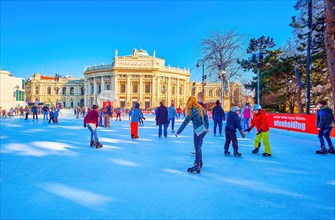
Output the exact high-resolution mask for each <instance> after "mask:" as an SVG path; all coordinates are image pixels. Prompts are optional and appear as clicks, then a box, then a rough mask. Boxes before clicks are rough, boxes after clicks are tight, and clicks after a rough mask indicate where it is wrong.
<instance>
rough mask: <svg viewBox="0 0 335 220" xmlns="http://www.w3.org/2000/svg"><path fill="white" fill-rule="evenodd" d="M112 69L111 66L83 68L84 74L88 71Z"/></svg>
mask: <svg viewBox="0 0 335 220" xmlns="http://www.w3.org/2000/svg"><path fill="white" fill-rule="evenodd" d="M112 67H113V65H112V64H109V65H101V66H92V67H87V68H85V70H84V72H89V71H93V70H108V69H111V68H112Z"/></svg>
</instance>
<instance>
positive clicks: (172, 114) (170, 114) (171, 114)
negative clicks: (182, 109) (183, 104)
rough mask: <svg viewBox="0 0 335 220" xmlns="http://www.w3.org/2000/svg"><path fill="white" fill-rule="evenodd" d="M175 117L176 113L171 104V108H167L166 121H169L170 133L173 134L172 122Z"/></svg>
mask: <svg viewBox="0 0 335 220" xmlns="http://www.w3.org/2000/svg"><path fill="white" fill-rule="evenodd" d="M176 117H177V111H176V109H175V107H174V103H173V102H172V103H171V106H170V107H169V108H168V120H169V125H170V123H171V130H172V133H174V120H175V118H176Z"/></svg>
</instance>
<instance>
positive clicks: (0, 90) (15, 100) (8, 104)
mask: <svg viewBox="0 0 335 220" xmlns="http://www.w3.org/2000/svg"><path fill="white" fill-rule="evenodd" d="M24 100H25V80H24V79H23V78H18V77H14V76H12V75H11V74H10V72H9V71H5V70H2V69H0V107H1V108H2V109H4V110H9V109H10V108H18V107H20V106H23V105H24Z"/></svg>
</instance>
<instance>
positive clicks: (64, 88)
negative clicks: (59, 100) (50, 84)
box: [62, 87, 66, 95]
mask: <svg viewBox="0 0 335 220" xmlns="http://www.w3.org/2000/svg"><path fill="white" fill-rule="evenodd" d="M62 93H63V95H65V94H66V87H63V91H62Z"/></svg>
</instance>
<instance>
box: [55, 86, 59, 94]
mask: <svg viewBox="0 0 335 220" xmlns="http://www.w3.org/2000/svg"><path fill="white" fill-rule="evenodd" d="M58 92H59V88H58V87H56V88H55V94H56V95H58Z"/></svg>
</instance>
